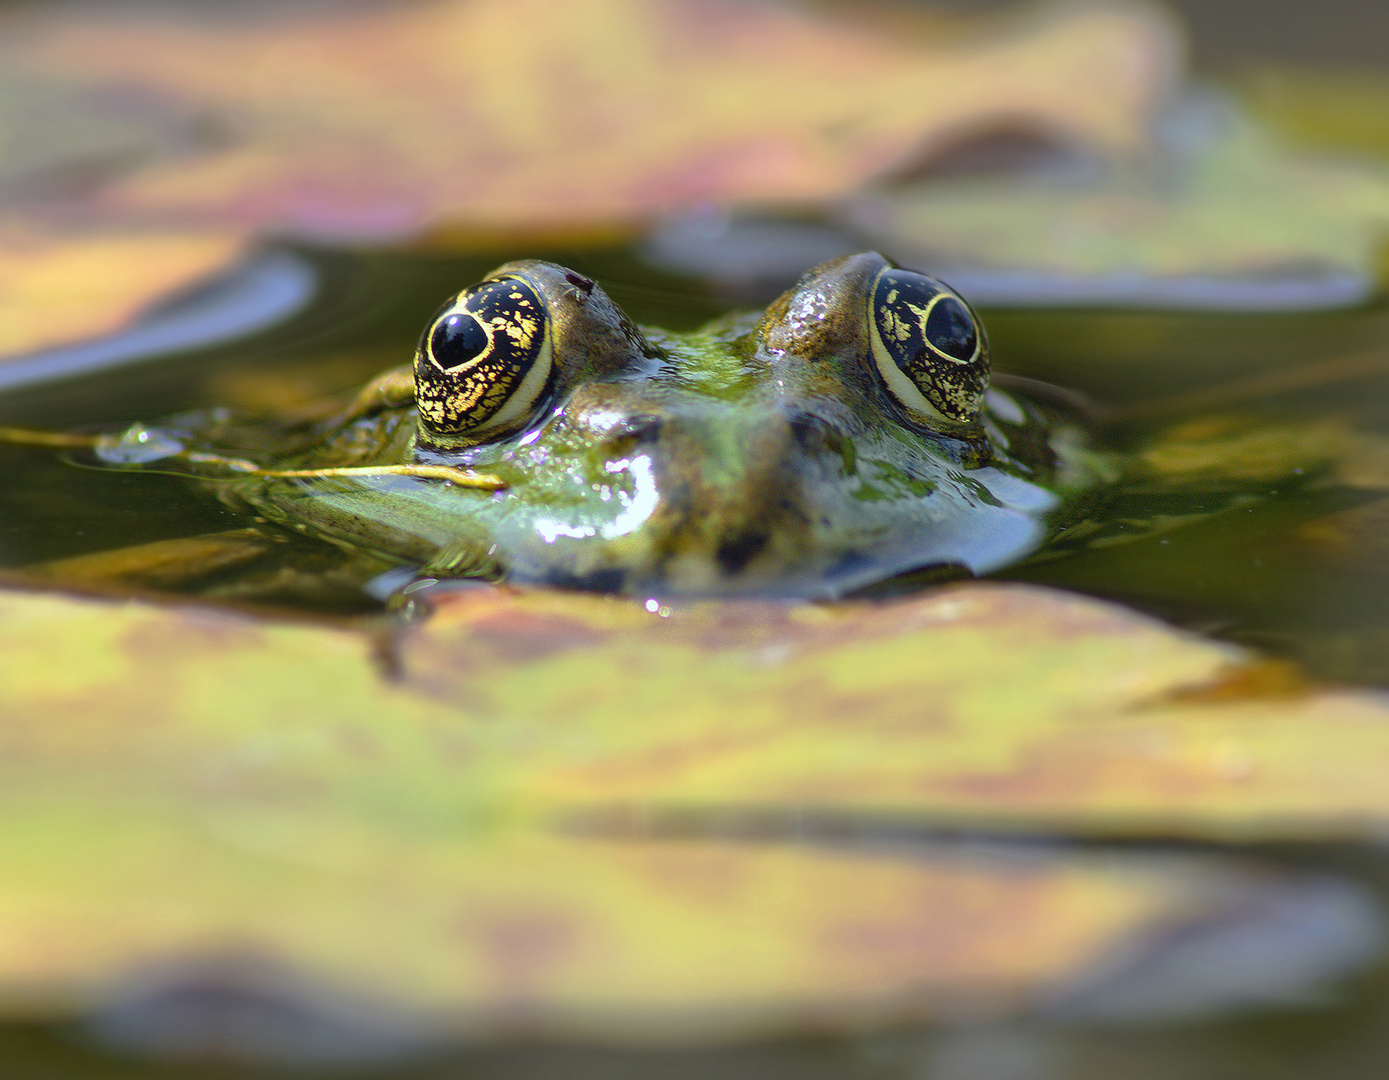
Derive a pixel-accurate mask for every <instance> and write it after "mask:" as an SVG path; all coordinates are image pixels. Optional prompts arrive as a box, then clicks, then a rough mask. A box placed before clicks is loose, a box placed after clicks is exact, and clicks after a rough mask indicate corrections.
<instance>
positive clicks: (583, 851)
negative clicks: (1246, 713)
mask: <svg viewBox="0 0 1389 1080" xmlns="http://www.w3.org/2000/svg"><path fill="white" fill-rule="evenodd" d="M65 794H66V795H67V798H66V800H65V802H64V803H63V804H62V805H57V804H55V802H54V801H52V800H44V799H42V798H41V797H35V796H33V795H32V794H31V793H28V792H25V793H22V794H20V795H18V797H17V796H16V794H14V793H12V794H11V795H9V796H8V797H7V798H6V799H5V800H4V801H3V803H0V814H3V820H4V822H5V829H4V838H3V840H0V867H3V870H4V874H3V880H0V916H2V917H3V918H0V927H3V929H0V1009H3V1010H4V1011H5V1012H7V1013H9V1014H10V1015H11V1016H15V1015H20V1016H29V1017H45V1016H60V1015H65V1014H71V1013H72V1012H74V1011H79V1010H92V1009H99V1008H101V1007H102V1006H103V1003H104V1002H106V1001H108V1000H112V999H114V998H117V997H118V996H119V995H121V994H122V993H123V992H125V990H126V987H128V986H129V985H131V984H132V983H137V982H139V981H145V980H150V979H155V980H162V981H164V982H166V983H167V982H172V983H177V981H178V979H179V977H180V972H179V970H178V968H179V966H180V965H181V966H182V967H183V968H184V969H185V970H186V969H204V968H208V967H213V968H214V970H215V966H216V965H218V964H220V965H221V967H222V968H223V969H225V968H227V967H230V966H231V965H232V964H234V963H236V962H238V961H239V962H240V963H241V964H242V965H243V966H244V965H247V964H251V965H254V964H256V963H257V962H258V963H260V964H261V965H262V966H263V967H265V968H268V969H270V971H272V972H273V971H278V972H280V975H281V978H282V979H283V980H285V981H288V979H289V977H297V978H299V979H301V980H304V981H305V982H306V983H307V984H308V985H307V986H305V987H304V988H303V989H302V990H301V991H300V993H301V994H302V995H303V996H305V997H308V998H310V999H312V997H314V996H315V995H319V996H323V997H330V996H331V995H332V994H333V993H334V992H335V991H336V992H337V993H339V994H341V993H344V992H352V991H354V992H355V993H356V995H357V997H358V998H365V999H367V1000H368V1001H370V1002H374V1003H376V1005H378V1006H379V1007H380V1008H381V1009H382V1010H383V1011H385V1010H389V1011H390V1012H392V1013H394V1014H396V1015H401V1014H403V1015H404V1016H406V1017H409V1018H410V1019H411V1020H413V1021H414V1022H415V1023H416V1024H419V1025H423V1026H425V1027H427V1028H429V1029H432V1030H434V1031H436V1032H446V1033H449V1034H452V1035H470V1036H473V1037H478V1036H497V1035H510V1036H515V1035H518V1034H525V1033H538V1032H543V1033H545V1034H547V1035H552V1036H553V1035H565V1034H568V1035H588V1036H592V1035H594V1034H603V1035H605V1036H607V1037H609V1038H619V1039H623V1040H625V1041H632V1040H647V1039H653V1038H661V1037H664V1038H680V1039H690V1038H701V1037H711V1036H718V1037H722V1038H727V1037H730V1036H736V1035H750V1034H757V1033H763V1032H767V1031H774V1030H795V1029H797V1028H804V1027H823V1026H825V1025H832V1026H837V1027H839V1026H844V1025H846V1024H855V1023H863V1022H868V1021H876V1022H878V1023H882V1022H883V1021H884V1020H889V1019H891V1020H903V1019H908V1018H910V1019H925V1018H929V1017H932V1016H935V1017H937V1018H942V1017H951V1016H970V1015H972V1016H980V1015H984V1016H987V1015H999V1014H1006V1013H1011V1012H1016V1011H1017V1010H1019V1009H1024V1008H1026V1007H1028V1006H1029V1005H1035V1004H1036V1002H1037V1000H1038V999H1039V997H1040V996H1041V995H1042V994H1043V993H1045V992H1046V991H1048V990H1052V989H1055V988H1056V987H1058V986H1061V985H1065V984H1067V983H1068V982H1070V981H1074V980H1077V979H1079V978H1080V977H1081V976H1083V975H1084V974H1086V973H1087V972H1089V971H1090V970H1091V968H1092V967H1093V965H1095V964H1096V963H1097V962H1098V961H1101V960H1106V959H1109V958H1110V957H1112V956H1114V955H1119V954H1122V952H1123V951H1124V950H1126V949H1132V948H1133V947H1134V946H1136V945H1138V944H1140V943H1142V942H1143V941H1144V939H1145V938H1146V937H1148V936H1151V935H1153V934H1155V933H1157V932H1159V931H1161V930H1162V929H1166V928H1167V927H1169V926H1170V925H1172V924H1174V923H1181V922H1182V921H1184V920H1191V919H1195V918H1198V917H1201V916H1209V915H1210V914H1211V913H1212V909H1216V910H1218V907H1219V905H1218V904H1212V902H1211V901H1212V899H1213V897H1212V895H1211V889H1212V886H1213V885H1215V886H1219V885H1222V884H1224V885H1228V884H1230V882H1229V879H1228V876H1221V875H1219V874H1216V875H1211V874H1209V873H1207V874H1205V875H1203V874H1202V872H1201V870H1200V868H1199V867H1191V866H1181V865H1178V866H1175V867H1173V866H1170V865H1165V864H1164V865H1146V864H1145V863H1144V861H1143V860H1142V859H1138V860H1133V863H1134V865H1128V864H1126V863H1125V862H1124V860H1122V859H1121V860H1109V861H1107V860H1104V859H1100V858H1088V859H1087V858H1069V859H1068V858H1038V857H1035V856H1034V857H1032V858H1027V857H1021V856H1013V857H1011V858H1006V857H1002V856H998V855H995V856H992V857H990V856H986V855H979V854H974V855H971V854H968V853H956V854H954V855H951V854H948V853H946V854H940V853H937V854H935V855H934V856H933V855H930V854H927V855H925V856H924V857H916V858H901V857H895V856H892V855H884V854H876V855H874V854H866V853H854V852H844V851H840V852H836V851H832V850H824V849H820V850H817V849H815V848H810V847H804V846H791V845H780V846H779V845H768V844H748V843H741V844H740V843H735V842H731V841H712V840H704V841H678V840H673V841H662V840H655V839H648V840H634V841H612V840H601V839H583V838H578V837H563V836H545V835H536V834H516V833H505V832H504V833H501V834H497V835H481V836H480V835H477V834H476V832H474V831H471V830H469V829H468V828H467V827H463V828H461V829H454V830H447V831H443V832H436V831H430V830H420V829H412V828H409V827H408V826H405V827H397V828H394V829H372V828H367V827H363V825H362V823H361V822H360V821H355V820H353V817H352V816H351V815H344V814H341V813H334V812H332V811H331V810H328V809H327V808H326V807H320V808H318V809H307V810H304V811H300V812H293V811H288V812H286V811H281V812H277V813H267V812H261V813H259V814H256V813H247V812H245V811H244V810H238V809H237V808H235V807H234V806H228V805H219V803H225V800H217V799H209V800H206V801H205V802H204V804H203V805H202V806H197V805H187V806H179V805H168V804H167V803H166V804H165V805H160V804H159V802H157V801H152V800H149V799H147V798H141V797H140V796H139V795H138V794H136V793H134V792H131V793H129V794H128V796H127V798H126V799H125V800H123V801H122V802H111V801H100V800H96V799H88V800H85V801H84V800H82V799H81V798H80V796H78V797H74V796H73V795H72V794H71V793H65ZM1164 871H1165V872H1164ZM1212 877H1213V878H1214V880H1212ZM189 977H190V979H191V976H189ZM228 981H231V980H230V979H228Z"/></svg>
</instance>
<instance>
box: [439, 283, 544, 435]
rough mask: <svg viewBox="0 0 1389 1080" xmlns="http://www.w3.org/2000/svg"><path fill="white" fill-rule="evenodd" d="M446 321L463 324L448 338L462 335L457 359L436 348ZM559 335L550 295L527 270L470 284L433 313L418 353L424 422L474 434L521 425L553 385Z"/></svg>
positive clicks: (452, 328) (449, 325)
mask: <svg viewBox="0 0 1389 1080" xmlns="http://www.w3.org/2000/svg"><path fill="white" fill-rule="evenodd" d="M459 316H466V317H467V321H466V322H464V321H462V320H459V319H458V317H459ZM449 320H454V321H453V322H452V323H450V322H449ZM445 328H448V330H449V331H450V332H452V331H455V330H456V331H457V333H456V334H452V333H450V334H446V335H445V339H444V340H445V342H446V343H449V344H453V343H454V342H455V341H456V342H457V343H458V345H459V348H460V350H461V351H462V352H463V354H464V355H463V357H462V359H459V360H457V361H456V362H455V363H452V364H446V363H444V362H443V361H444V360H447V359H448V357H442V358H441V357H439V356H437V355H436V352H437V350H438V348H439V344H440V343H439V341H438V339H439V337H440V333H441V331H444V330H445ZM552 336H553V335H552V332H551V325H550V316H549V312H548V311H547V309H546V306H545V302H544V300H543V299H542V298H541V294H540V292H539V291H538V290H537V289H536V288H535V287H534V286H532V285H531V284H530V283H529V282H528V281H527V280H526V279H525V278H524V277H522V276H520V275H518V274H506V275H502V276H500V277H496V278H489V279H488V280H486V281H483V282H480V283H479V284H477V285H474V286H473V287H471V288H469V289H465V290H463V291H462V292H461V293H459V294H458V296H457V297H455V298H454V300H453V301H452V302H451V303H449V304H447V305H446V306H445V307H444V308H443V310H441V311H440V312H439V313H438V314H437V315H435V317H434V318H433V320H431V322H430V323H429V326H428V327H427V328H426V330H425V334H424V337H423V338H422V339H421V341H420V347H419V349H418V351H417V353H416V357H415V399H416V405H417V407H418V409H419V412H420V419H421V422H422V423H423V424H424V426H425V427H426V428H428V429H429V430H431V431H434V432H436V433H439V434H445V435H465V436H468V437H469V438H477V437H479V436H489V435H493V434H496V433H498V432H501V431H504V430H509V429H511V428H514V427H517V426H519V425H520V424H521V423H523V422H524V421H525V419H526V418H527V417H529V416H530V414H531V413H532V412H533V411H534V410H535V407H536V405H537V403H538V402H539V400H540V398H541V397H542V396H543V395H544V392H545V388H546V387H547V386H548V385H549V382H550V375H551V370H552V367H553V360H554V345H553V341H552Z"/></svg>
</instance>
